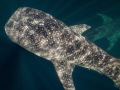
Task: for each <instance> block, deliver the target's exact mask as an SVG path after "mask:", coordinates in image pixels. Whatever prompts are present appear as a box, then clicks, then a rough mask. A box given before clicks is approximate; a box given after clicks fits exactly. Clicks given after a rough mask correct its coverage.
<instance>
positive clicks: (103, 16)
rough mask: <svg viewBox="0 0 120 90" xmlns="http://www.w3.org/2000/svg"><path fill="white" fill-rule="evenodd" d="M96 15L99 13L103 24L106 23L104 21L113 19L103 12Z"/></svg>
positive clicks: (107, 21)
mask: <svg viewBox="0 0 120 90" xmlns="http://www.w3.org/2000/svg"><path fill="white" fill-rule="evenodd" d="M97 15H99V16H101V17H102V18H103V24H106V23H109V22H111V21H113V19H112V18H110V17H108V16H106V15H104V14H99V13H98V14H97Z"/></svg>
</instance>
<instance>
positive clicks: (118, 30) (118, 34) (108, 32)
mask: <svg viewBox="0 0 120 90" xmlns="http://www.w3.org/2000/svg"><path fill="white" fill-rule="evenodd" d="M97 15H99V16H101V17H102V18H103V25H102V26H100V27H97V28H95V29H94V30H92V31H90V32H87V33H86V34H84V36H85V37H86V38H87V39H89V40H90V41H92V42H94V41H97V40H99V39H101V38H107V39H108V41H109V43H110V45H109V47H108V48H107V50H108V51H109V50H111V49H112V48H113V47H114V45H115V44H116V42H117V40H118V39H119V38H120V18H118V19H116V20H112V19H111V18H110V17H108V16H106V15H103V14H97Z"/></svg>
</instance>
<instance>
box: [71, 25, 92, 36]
mask: <svg viewBox="0 0 120 90" xmlns="http://www.w3.org/2000/svg"><path fill="white" fill-rule="evenodd" d="M70 28H71V29H72V30H73V31H74V32H76V33H77V34H79V35H81V34H82V33H83V32H84V31H86V30H88V29H90V28H91V26H89V25H86V24H79V25H74V26H70Z"/></svg>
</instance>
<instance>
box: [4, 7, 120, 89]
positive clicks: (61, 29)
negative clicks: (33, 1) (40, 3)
mask: <svg viewBox="0 0 120 90" xmlns="http://www.w3.org/2000/svg"><path fill="white" fill-rule="evenodd" d="M5 32H6V34H7V35H8V37H9V38H10V39H11V40H12V41H13V42H15V43H17V44H18V45H20V46H21V47H23V48H25V49H27V50H28V51H30V52H32V53H34V54H35V55H37V56H39V57H43V58H45V59H47V60H50V61H51V62H52V63H53V64H54V67H55V70H56V72H57V74H58V76H59V79H60V81H61V83H62V85H63V87H64V89H65V90H76V89H75V86H74V83H73V80H72V72H73V70H74V67H75V65H78V66H81V67H84V68H88V69H92V70H95V71H97V72H99V73H102V74H105V75H107V76H108V77H109V78H110V79H112V80H113V81H114V82H115V84H116V85H118V87H119V88H120V59H117V58H114V57H112V56H110V55H108V54H107V53H106V52H105V51H103V50H102V49H100V48H99V47H97V46H96V45H95V44H93V43H91V42H90V41H89V40H87V39H86V38H84V37H83V36H81V35H80V34H77V33H75V32H73V30H71V28H69V27H68V26H67V25H65V24H64V23H63V22H61V21H59V20H57V19H55V18H54V17H53V16H51V15H50V14H47V13H45V12H43V11H40V10H37V9H33V8H29V7H21V8H18V9H17V10H16V11H15V12H14V14H13V15H12V16H11V17H10V19H9V20H8V22H7V23H6V25H5Z"/></svg>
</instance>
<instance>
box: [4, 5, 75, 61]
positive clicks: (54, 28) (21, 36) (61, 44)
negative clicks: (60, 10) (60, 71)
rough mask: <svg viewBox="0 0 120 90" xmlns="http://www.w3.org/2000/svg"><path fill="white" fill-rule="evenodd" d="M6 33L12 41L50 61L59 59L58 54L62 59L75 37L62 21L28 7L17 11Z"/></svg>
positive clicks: (6, 27) (7, 25)
mask: <svg viewBox="0 0 120 90" xmlns="http://www.w3.org/2000/svg"><path fill="white" fill-rule="evenodd" d="M5 31H6V34H7V35H8V36H9V38H10V39H11V40H12V41H14V42H15V43H17V44H19V45H20V46H22V47H24V48H26V49H27V50H29V51H31V52H33V53H34V54H36V55H38V56H40V57H46V58H47V59H48V60H51V58H52V59H57V58H58V57H57V56H58V55H57V54H58V53H59V55H61V56H60V57H61V59H62V57H64V55H63V52H66V47H67V44H68V43H69V42H72V40H73V38H74V37H75V36H74V35H73V32H72V30H71V29H70V28H68V27H67V26H66V25H65V24H64V23H62V22H61V21H59V20H57V19H55V18H54V17H52V16H51V15H49V14H47V13H45V12H43V11H40V10H36V9H32V8H28V7H24V8H19V9H18V10H16V12H15V13H14V14H13V15H12V16H11V18H10V19H9V20H8V22H7V23H6V25H5ZM51 54H52V55H51ZM51 56H53V57H51ZM60 57H59V58H60Z"/></svg>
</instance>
